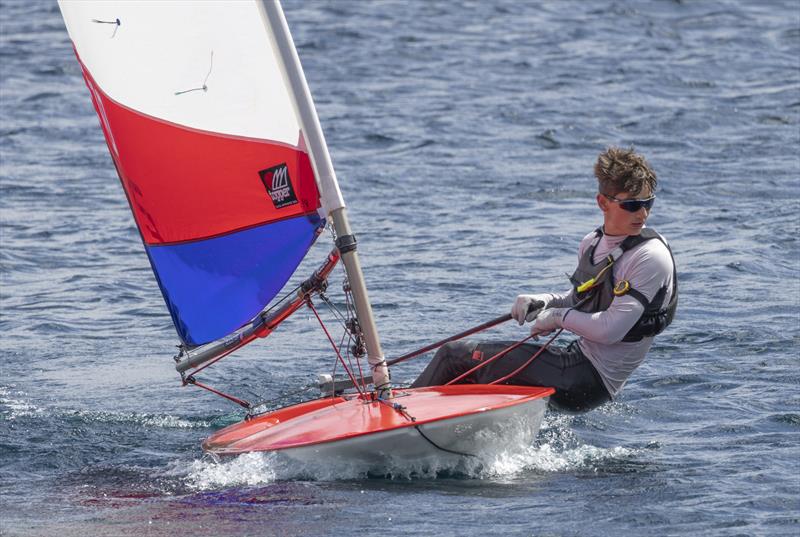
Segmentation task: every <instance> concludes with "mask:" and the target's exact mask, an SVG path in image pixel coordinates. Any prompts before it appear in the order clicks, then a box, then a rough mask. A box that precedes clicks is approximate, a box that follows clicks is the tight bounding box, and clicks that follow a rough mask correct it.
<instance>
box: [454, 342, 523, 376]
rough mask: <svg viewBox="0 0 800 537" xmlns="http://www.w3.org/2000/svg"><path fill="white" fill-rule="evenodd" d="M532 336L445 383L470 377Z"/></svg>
mask: <svg viewBox="0 0 800 537" xmlns="http://www.w3.org/2000/svg"><path fill="white" fill-rule="evenodd" d="M532 337H533V336H528V337H526V338H524V339H521V340H519V341H517V342H516V343H514V344H513V345H511V346H510V347H507V348H505V349H503V350H502V351H500V352H498V353H497V354H495V355H494V356H492V357H491V358H489V359H488V360H486V361H485V362H481V363H479V364H478V365H476V366H475V367H473V368H472V369H470V370H469V371H467V372H466V373H462V374H461V375H459V376H457V377H456V378H454V379H453V380H451V381H450V382H447V383H446V384H445V386H449V385H450V384H455V383H456V382H458V381H459V380H462V379H464V378H465V377H468V376H469V375H471V374H472V373H474V372H475V371H477V370H478V369H481V368H482V367H486V366H487V365H489V364H490V363H492V362H494V361H495V360H497V359H498V358H502V357H503V356H505V355H506V354H508V353H509V352H511V351H513V350H514V349H516V348H517V347H519V346H520V345H522V344H523V343H525V342H526V341H528V340H529V339H531V338H532Z"/></svg>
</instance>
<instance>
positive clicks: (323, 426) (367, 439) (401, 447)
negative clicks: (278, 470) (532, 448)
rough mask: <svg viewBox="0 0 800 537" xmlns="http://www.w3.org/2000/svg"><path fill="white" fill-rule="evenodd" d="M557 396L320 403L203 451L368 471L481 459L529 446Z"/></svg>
mask: <svg viewBox="0 0 800 537" xmlns="http://www.w3.org/2000/svg"><path fill="white" fill-rule="evenodd" d="M552 393H553V389H552V388H542V387H528V386H508V385H477V384H463V385H453V386H436V387H427V388H417V389H409V390H399V391H397V392H396V396H395V397H394V398H393V399H392V400H391V402H390V403H388V404H387V403H386V402H379V401H371V400H370V401H365V400H362V399H359V398H358V397H336V398H326V399H317V400H314V401H310V402H308V403H302V404H299V405H294V406H291V407H286V408H283V409H279V410H276V411H274V412H270V413H268V414H264V415H261V416H258V417H256V418H253V419H251V420H249V421H244V422H241V423H237V424H234V425H231V426H229V427H226V428H225V429H222V430H221V431H218V432H217V433H215V434H214V435H212V436H211V437H209V438H208V439H207V440H206V441H205V442H204V443H203V449H205V450H206V451H207V452H210V453H212V454H215V455H223V456H225V455H238V454H241V453H249V452H280V453H281V454H282V455H285V456H287V457H289V458H291V459H294V460H297V461H301V462H306V463H314V462H319V461H321V460H325V461H328V462H345V463H350V462H358V463H362V464H363V463H366V464H369V465H384V464H386V463H388V462H393V463H407V462H416V463H419V462H424V461H425V460H428V459H431V460H433V459H435V460H438V461H441V460H442V459H443V458H444V459H448V458H453V457H455V458H462V457H473V456H474V457H482V456H486V455H488V454H490V453H494V452H497V451H498V449H506V448H512V447H513V446H514V445H530V443H531V442H532V441H533V439H534V437H535V436H536V433H537V432H538V430H539V426H540V425H541V422H542V418H543V416H544V412H545V409H546V406H547V399H548V397H549V395H551V394H552ZM392 405H402V407H403V408H402V409H398V408H393V406H392Z"/></svg>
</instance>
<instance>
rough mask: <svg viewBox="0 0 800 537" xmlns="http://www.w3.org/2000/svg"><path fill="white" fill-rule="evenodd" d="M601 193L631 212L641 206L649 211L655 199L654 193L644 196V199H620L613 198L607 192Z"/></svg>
mask: <svg viewBox="0 0 800 537" xmlns="http://www.w3.org/2000/svg"><path fill="white" fill-rule="evenodd" d="M603 195H604V196H605V197H607V198H608V199H610V200H611V201H613V202H614V203H619V206H620V207H622V208H623V209H625V210H626V211H629V212H632V213H635V212H636V211H638V210H639V209H641V208H642V207H644V208H645V209H647V210H648V211H649V210H650V207H652V206H653V203H654V202H655V201H656V196H655V194H654V195H652V196H650V197H649V198H645V199H641V200H637V199H631V200H621V199H619V198H615V197H614V196H609V195H608V194H603Z"/></svg>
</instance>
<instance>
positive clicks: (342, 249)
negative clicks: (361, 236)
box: [336, 235, 357, 255]
mask: <svg viewBox="0 0 800 537" xmlns="http://www.w3.org/2000/svg"><path fill="white" fill-rule="evenodd" d="M356 242H357V241H356V236H355V235H342V236H341V237H337V238H336V248H338V250H339V253H340V254H341V255H344V254H346V253H347V252H352V251H354V250H355V249H356Z"/></svg>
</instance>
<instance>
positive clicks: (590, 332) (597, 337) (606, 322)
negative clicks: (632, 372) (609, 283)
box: [562, 295, 644, 345]
mask: <svg viewBox="0 0 800 537" xmlns="http://www.w3.org/2000/svg"><path fill="white" fill-rule="evenodd" d="M642 313H644V306H643V305H642V303H641V302H639V301H638V300H636V299H635V298H633V297H632V296H630V295H625V296H618V297H614V300H613V301H612V302H611V305H610V306H609V307H608V309H607V310H605V311H598V312H597V313H584V312H582V311H576V310H568V311H566V312H564V316H563V319H562V327H563V328H564V329H566V330H569V331H570V332H572V333H573V334H577V335H579V336H581V337H585V338H586V339H588V340H591V341H596V342H597V343H603V344H605V345H610V344H612V343H617V342H618V341H622V338H624V337H625V334H627V333H628V332H629V331H630V329H631V328H633V325H635V324H636V321H638V320H639V318H640V317H641V316H642Z"/></svg>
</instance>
